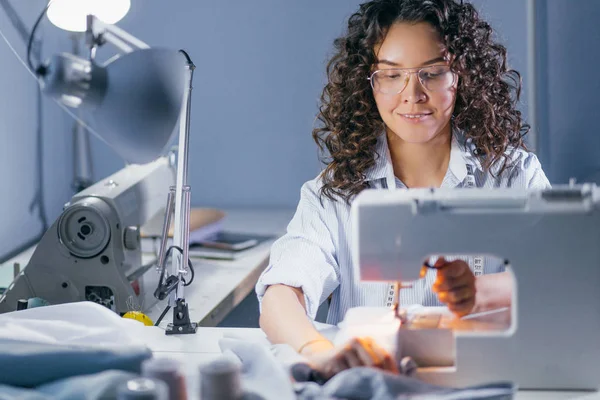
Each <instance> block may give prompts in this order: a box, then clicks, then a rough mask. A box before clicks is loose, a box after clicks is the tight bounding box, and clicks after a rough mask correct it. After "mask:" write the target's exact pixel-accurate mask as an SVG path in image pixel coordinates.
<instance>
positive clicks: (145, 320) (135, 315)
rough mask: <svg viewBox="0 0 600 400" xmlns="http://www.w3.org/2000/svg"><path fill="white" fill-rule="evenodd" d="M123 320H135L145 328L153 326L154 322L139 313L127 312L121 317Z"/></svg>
mask: <svg viewBox="0 0 600 400" xmlns="http://www.w3.org/2000/svg"><path fill="white" fill-rule="evenodd" d="M123 318H129V319H135V320H136V321H140V322H141V323H142V324H144V325H146V326H154V322H152V320H151V319H150V317H149V316H147V315H146V314H144V313H141V312H139V311H128V312H126V313H125V314H124V315H123Z"/></svg>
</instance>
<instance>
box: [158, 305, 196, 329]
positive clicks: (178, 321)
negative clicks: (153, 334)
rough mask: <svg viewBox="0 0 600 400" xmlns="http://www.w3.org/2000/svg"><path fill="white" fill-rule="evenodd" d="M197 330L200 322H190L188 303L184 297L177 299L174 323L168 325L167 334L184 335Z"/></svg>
mask: <svg viewBox="0 0 600 400" xmlns="http://www.w3.org/2000/svg"><path fill="white" fill-rule="evenodd" d="M197 330H198V324H197V323H196V322H190V314H189V312H188V305H187V303H186V302H185V300H184V299H177V303H176V305H175V308H174V309H173V323H172V324H169V325H167V329H166V330H165V334H167V335H184V334H190V333H196V331H197Z"/></svg>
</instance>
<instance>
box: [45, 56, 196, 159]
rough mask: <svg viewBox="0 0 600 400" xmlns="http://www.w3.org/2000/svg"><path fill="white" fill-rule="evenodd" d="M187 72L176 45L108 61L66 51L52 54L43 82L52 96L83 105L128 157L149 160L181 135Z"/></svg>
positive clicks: (95, 126)
mask: <svg viewBox="0 0 600 400" xmlns="http://www.w3.org/2000/svg"><path fill="white" fill-rule="evenodd" d="M185 70H186V63H185V58H184V57H183V56H182V55H181V54H180V53H179V52H177V51H175V50H170V49H154V48H153V49H140V50H136V51H134V52H131V53H128V54H124V55H121V56H120V57H118V58H116V59H113V60H112V61H111V62H109V63H108V64H105V65H98V64H96V63H94V62H93V61H89V60H86V59H83V58H81V57H77V56H74V55H72V54H64V53H63V54H56V55H54V56H52V58H51V59H50V61H49V62H48V63H47V64H46V66H45V71H44V73H43V74H42V75H41V76H40V82H41V85H42V90H43V92H44V93H45V94H46V95H48V96H50V97H53V98H55V99H57V100H58V101H59V102H61V103H63V104H65V105H66V106H68V107H72V108H79V109H80V110H81V111H82V114H84V115H82V117H83V120H84V121H85V122H86V124H87V125H88V126H89V127H90V128H91V129H92V130H93V131H94V133H95V134H97V135H98V136H101V137H102V139H103V140H105V141H106V142H107V143H108V144H109V145H110V146H112V147H113V148H114V150H115V151H116V152H117V153H118V154H119V155H120V156H121V157H122V158H123V159H124V160H125V161H127V162H130V163H135V164H145V163H148V162H150V161H153V160H155V159H156V158H157V157H159V156H161V155H163V154H164V153H165V150H166V149H167V147H168V146H169V144H170V142H171V139H172V138H173V136H174V135H175V134H176V131H175V129H174V128H175V126H176V124H177V121H178V119H179V114H180V110H181V107H182V101H183V93H184V90H185V87H186V74H185Z"/></svg>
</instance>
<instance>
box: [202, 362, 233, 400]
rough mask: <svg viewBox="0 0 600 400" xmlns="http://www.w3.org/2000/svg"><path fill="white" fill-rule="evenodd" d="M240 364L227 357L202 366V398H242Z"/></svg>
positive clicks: (214, 399)
mask: <svg viewBox="0 0 600 400" xmlns="http://www.w3.org/2000/svg"><path fill="white" fill-rule="evenodd" d="M240 375H241V372H240V366H239V365H238V364H237V363H235V362H233V361H232V360H229V359H227V358H219V359H217V360H215V361H213V362H210V363H208V364H207V365H205V366H202V367H200V398H201V399H202V400H239V399H241V398H242V395H243V392H242V384H241V378H240Z"/></svg>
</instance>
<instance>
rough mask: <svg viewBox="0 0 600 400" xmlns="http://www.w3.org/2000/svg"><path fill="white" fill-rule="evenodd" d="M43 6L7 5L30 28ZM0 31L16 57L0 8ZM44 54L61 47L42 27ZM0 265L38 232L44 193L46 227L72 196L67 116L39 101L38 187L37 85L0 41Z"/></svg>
mask: <svg viewBox="0 0 600 400" xmlns="http://www.w3.org/2000/svg"><path fill="white" fill-rule="evenodd" d="M46 3H47V2H46V1H44V0H28V1H26V2H25V1H16V0H12V1H11V4H13V5H14V7H15V8H16V10H17V12H18V13H19V15H20V16H21V18H22V19H23V21H24V23H25V24H26V25H27V26H28V27H31V26H32V25H33V22H34V21H35V19H36V17H37V15H38V14H39V12H40V11H41V10H42V9H43V7H44V6H45V4H46ZM0 28H1V29H2V31H3V32H4V34H5V35H6V36H7V37H8V39H9V41H10V42H11V43H12V45H13V47H15V49H16V50H17V51H18V53H19V55H20V56H21V57H24V56H25V44H24V43H23V42H22V41H21V39H20V37H19V36H18V35H17V33H16V31H15V30H14V29H13V27H12V25H11V23H10V21H9V20H8V18H7V17H6V15H5V14H4V12H3V11H2V9H0ZM40 32H44V39H43V40H44V44H43V49H44V51H43V54H46V55H47V54H49V52H51V51H56V50H64V49H63V48H61V43H62V39H61V34H62V32H60V31H57V30H56V29H52V27H51V26H47V25H46V24H44V25H42V27H41V31H40ZM0 70H1V72H2V73H0V184H1V185H2V189H1V191H0V193H2V195H1V196H0V224H1V225H0V226H1V228H0V260H2V259H3V258H4V257H6V256H7V254H9V253H10V252H11V251H13V250H15V249H16V248H19V247H21V246H22V245H23V244H25V243H27V242H28V241H30V240H31V239H33V238H35V237H37V236H38V235H39V234H40V233H41V232H42V223H41V222H40V219H39V209H38V208H34V209H33V210H30V204H31V203H32V201H33V199H34V198H35V196H36V194H39V193H40V192H39V190H40V189H43V194H44V211H45V213H46V215H47V219H48V223H51V222H52V221H53V220H54V219H55V218H56V217H57V216H58V215H59V213H60V211H61V209H62V206H63V204H64V203H65V202H66V201H67V200H68V199H69V197H70V196H71V190H70V187H69V185H70V177H71V175H70V174H71V172H70V171H71V165H70V162H71V158H70V156H71V138H70V131H68V127H67V122H68V120H67V118H66V115H65V114H64V113H63V112H62V111H61V110H60V109H59V108H58V107H57V106H56V105H55V104H54V103H53V102H51V101H50V100H47V99H44V100H43V106H42V107H43V121H42V126H43V132H42V133H43V140H42V142H43V143H42V145H43V152H42V154H43V157H42V160H43V161H42V164H41V172H42V175H41V177H42V185H40V182H39V180H38V163H39V157H38V156H37V154H36V149H37V144H38V141H37V135H36V129H37V120H36V115H37V113H36V92H37V84H36V82H35V80H34V79H33V77H32V76H31V75H30V74H29V73H28V72H27V70H26V69H25V68H24V67H23V65H22V64H21V63H20V62H19V61H18V59H17V58H16V57H15V56H14V54H13V53H12V52H11V51H10V49H9V48H8V46H7V45H6V43H5V42H4V40H2V39H1V38H0Z"/></svg>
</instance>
